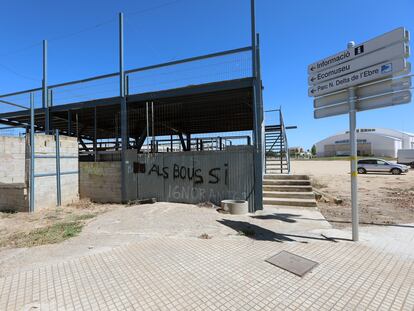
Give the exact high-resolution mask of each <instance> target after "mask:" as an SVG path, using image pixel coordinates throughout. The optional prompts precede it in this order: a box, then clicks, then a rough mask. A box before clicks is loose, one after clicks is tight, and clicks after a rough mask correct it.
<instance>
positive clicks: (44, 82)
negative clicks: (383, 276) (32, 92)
mask: <svg viewBox="0 0 414 311" xmlns="http://www.w3.org/2000/svg"><path fill="white" fill-rule="evenodd" d="M48 93H49V91H48V88H47V41H46V40H43V79H42V108H44V109H45V133H46V134H49V133H50V120H49V117H50V116H49V101H48Z"/></svg>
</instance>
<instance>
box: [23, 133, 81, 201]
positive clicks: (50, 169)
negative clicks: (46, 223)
mask: <svg viewBox="0 0 414 311" xmlns="http://www.w3.org/2000/svg"><path fill="white" fill-rule="evenodd" d="M55 152H56V141H55V138H54V136H53V135H36V136H35V153H36V155H47V156H54V155H55ZM60 155H61V156H62V157H64V156H77V155H78V142H77V139H76V138H74V137H67V136H60ZM29 159H30V153H29V152H27V160H26V161H27V163H28V164H29V163H30V160H29ZM27 168H29V165H27ZM60 171H61V172H74V171H79V163H78V159H77V158H62V159H60ZM55 172H56V159H55V158H47V159H35V174H40V173H55ZM29 174H30V171H29V169H27V170H26V182H27V184H28V183H29V178H30V175H29ZM60 182H61V198H62V205H65V204H69V203H72V202H74V201H76V200H78V199H79V175H78V174H71V175H62V176H61V180H60ZM35 193H36V194H35V206H36V208H45V207H53V206H56V201H57V200H56V176H48V177H37V178H35Z"/></svg>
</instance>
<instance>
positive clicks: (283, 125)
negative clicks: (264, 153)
mask: <svg viewBox="0 0 414 311" xmlns="http://www.w3.org/2000/svg"><path fill="white" fill-rule="evenodd" d="M279 117H280V127H281V130H282V134H283V140H284V149H285V155H286V162H287V171H288V174H290V155H289V145H288V140H287V135H286V129H285V123H284V122H283V116H282V109H279Z"/></svg>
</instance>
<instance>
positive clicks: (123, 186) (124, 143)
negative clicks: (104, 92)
mask: <svg viewBox="0 0 414 311" xmlns="http://www.w3.org/2000/svg"><path fill="white" fill-rule="evenodd" d="M119 96H120V99H121V142H122V146H121V147H122V148H121V178H122V181H121V196H122V202H123V203H125V202H126V175H127V168H126V150H127V143H128V142H127V141H128V139H127V131H128V129H127V107H126V99H125V72H124V15H123V13H119Z"/></svg>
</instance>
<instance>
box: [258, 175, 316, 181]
mask: <svg viewBox="0 0 414 311" xmlns="http://www.w3.org/2000/svg"><path fill="white" fill-rule="evenodd" d="M264 179H266V180H268V179H275V180H309V176H307V175H281V174H278V175H265V176H264Z"/></svg>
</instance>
